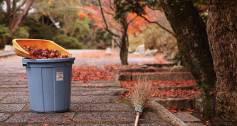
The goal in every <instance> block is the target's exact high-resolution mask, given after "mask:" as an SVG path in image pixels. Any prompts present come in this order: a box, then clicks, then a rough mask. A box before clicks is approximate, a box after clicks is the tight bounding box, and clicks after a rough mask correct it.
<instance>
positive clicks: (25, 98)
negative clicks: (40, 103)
mask: <svg viewBox="0 0 237 126" xmlns="http://www.w3.org/2000/svg"><path fill="white" fill-rule="evenodd" d="M27 102H28V96H7V97H5V98H3V99H2V100H1V103H27Z"/></svg>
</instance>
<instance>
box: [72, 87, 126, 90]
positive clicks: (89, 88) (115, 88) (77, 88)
mask: <svg viewBox="0 0 237 126" xmlns="http://www.w3.org/2000/svg"><path fill="white" fill-rule="evenodd" d="M71 90H72V91H105V90H107V91H124V90H126V89H123V88H117V87H107V88H91V87H72V89H71Z"/></svg>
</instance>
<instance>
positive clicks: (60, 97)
mask: <svg viewBox="0 0 237 126" xmlns="http://www.w3.org/2000/svg"><path fill="white" fill-rule="evenodd" d="M74 60H75V58H60V59H35V60H34V59H26V58H23V60H22V63H23V66H25V67H26V71H27V77H28V85H29V98H30V109H31V110H32V111H34V112H65V111H68V110H69V108H70V102H71V76H72V64H73V63H74Z"/></svg>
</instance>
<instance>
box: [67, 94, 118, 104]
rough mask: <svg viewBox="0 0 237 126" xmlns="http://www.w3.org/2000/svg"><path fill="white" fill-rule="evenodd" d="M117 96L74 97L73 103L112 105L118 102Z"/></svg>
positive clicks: (72, 98)
mask: <svg viewBox="0 0 237 126" xmlns="http://www.w3.org/2000/svg"><path fill="white" fill-rule="evenodd" d="M117 99H118V97H116V96H72V97H71V101H72V103H81V104H85V103H88V104H93V103H112V102H116V101H117Z"/></svg>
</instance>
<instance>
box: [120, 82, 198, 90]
mask: <svg viewBox="0 0 237 126" xmlns="http://www.w3.org/2000/svg"><path fill="white" fill-rule="evenodd" d="M135 83H136V81H121V82H120V84H121V87H123V88H127V89H130V88H132V87H133V86H134V84H135ZM151 83H152V85H153V86H160V87H171V86H176V87H186V86H193V85H196V81H195V80H174V81H171V80H151Z"/></svg>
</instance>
